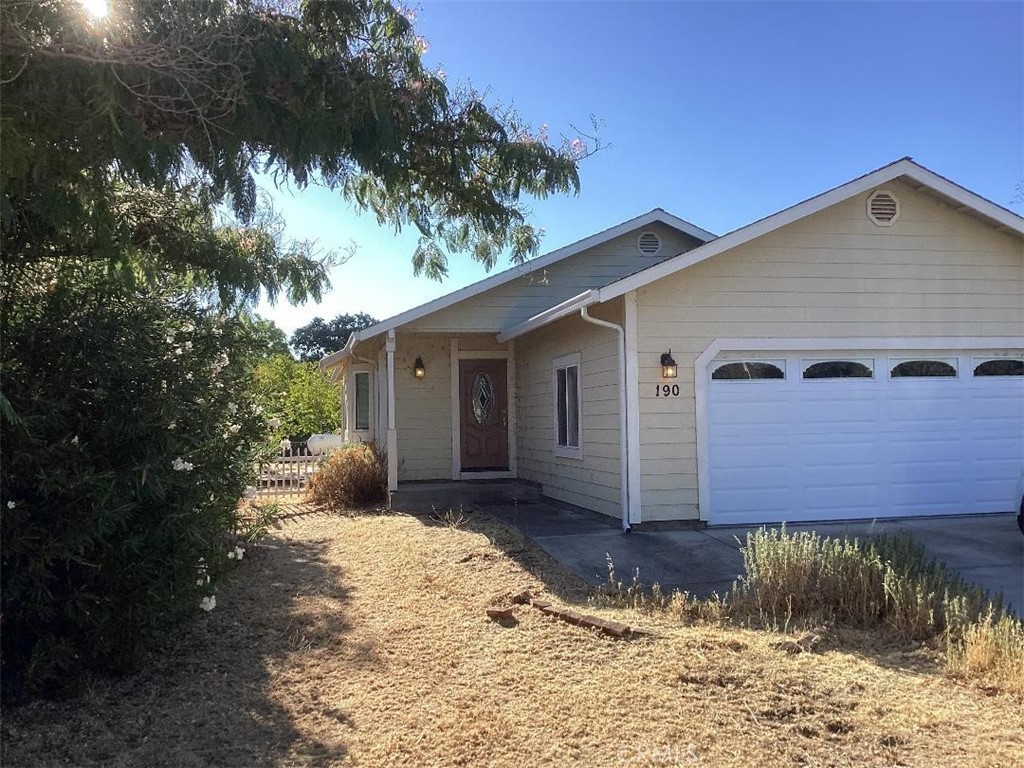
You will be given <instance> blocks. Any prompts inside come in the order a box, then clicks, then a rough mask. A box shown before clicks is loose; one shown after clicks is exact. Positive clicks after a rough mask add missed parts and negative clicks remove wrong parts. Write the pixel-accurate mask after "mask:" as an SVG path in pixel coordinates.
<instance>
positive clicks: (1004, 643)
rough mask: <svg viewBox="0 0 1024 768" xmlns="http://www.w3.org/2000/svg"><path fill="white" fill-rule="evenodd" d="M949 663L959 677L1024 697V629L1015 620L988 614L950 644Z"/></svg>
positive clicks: (1005, 616)
mask: <svg viewBox="0 0 1024 768" xmlns="http://www.w3.org/2000/svg"><path fill="white" fill-rule="evenodd" d="M946 663H947V666H948V669H949V671H950V672H951V673H952V674H953V675H955V676H957V677H968V678H976V679H980V680H984V681H986V682H989V683H991V684H992V685H993V686H994V687H996V688H1002V689H1004V690H1008V691H1013V692H1015V693H1018V694H1024V626H1022V624H1021V621H1020V620H1019V619H1015V618H1014V617H1013V616H1008V615H1003V616H999V617H998V618H996V617H995V616H994V615H993V614H991V613H989V614H987V615H986V616H985V617H984V618H983V619H981V620H979V621H975V622H973V623H970V624H968V625H967V626H966V627H964V629H963V631H962V633H961V635H960V636H959V637H958V638H955V639H951V640H950V641H949V644H948V645H947V648H946Z"/></svg>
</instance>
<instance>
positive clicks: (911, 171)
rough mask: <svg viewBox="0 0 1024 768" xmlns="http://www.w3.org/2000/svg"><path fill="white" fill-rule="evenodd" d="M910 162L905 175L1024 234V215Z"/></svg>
mask: <svg viewBox="0 0 1024 768" xmlns="http://www.w3.org/2000/svg"><path fill="white" fill-rule="evenodd" d="M908 162H909V167H908V168H907V170H905V171H904V172H903V175H904V176H907V177H908V178H911V179H913V180H914V181H916V182H918V183H919V184H924V185H925V186H926V187H930V188H931V189H932V190H934V191H935V192H938V193H939V194H940V195H944V196H946V197H948V198H949V199H951V200H954V201H956V202H958V203H960V204H961V205H963V206H966V207H968V208H972V209H974V210H975V211H976V212H977V213H980V214H981V215H982V216H985V217H987V218H989V219H992V221H994V222H996V223H997V224H1001V225H1002V226H1004V227H1006V228H1007V229H1012V230H1013V231H1014V232H1016V233H1018V234H1022V235H1024V217H1021V216H1018V215H1017V214H1016V213H1014V212H1013V211H1011V210H1010V209H1008V208H1003V206H1001V205H998V204H997V203H993V202H992V201H991V200H988V199H987V198H984V197H982V196H981V195H978V194H975V193H974V192H971V191H970V190H969V189H965V188H963V187H961V186H960V185H959V184H957V183H955V182H952V181H950V180H949V179H947V178H946V177H945V176H940V175H939V174H937V173H935V171H931V170H929V169H927V168H925V167H924V166H923V165H918V164H917V163H914V162H910V161H908Z"/></svg>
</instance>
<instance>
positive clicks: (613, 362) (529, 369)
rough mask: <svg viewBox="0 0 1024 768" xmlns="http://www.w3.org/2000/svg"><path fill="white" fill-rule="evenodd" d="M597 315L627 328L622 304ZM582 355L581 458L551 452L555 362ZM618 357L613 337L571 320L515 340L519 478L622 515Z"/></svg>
mask: <svg viewBox="0 0 1024 768" xmlns="http://www.w3.org/2000/svg"><path fill="white" fill-rule="evenodd" d="M592 314H593V315H594V316H595V317H601V318H602V319H606V320H611V321H612V322H616V323H621V322H622V304H621V301H616V302H614V305H613V306H609V307H600V308H597V309H595V310H594V311H593V312H592ZM575 353H579V355H580V365H581V371H580V384H581V392H582V400H583V403H582V411H581V415H580V422H581V424H582V427H583V435H582V443H583V459H582V460H579V459H569V458H564V457H561V456H556V455H555V454H554V450H553V447H554V400H555V396H554V392H553V376H554V372H553V371H554V369H553V367H552V362H553V361H554V360H555V359H556V358H559V357H562V356H564V355H570V354H575ZM618 375H619V374H618V352H617V346H616V337H615V333H614V331H612V330H610V329H606V328H599V327H596V326H594V325H590V324H588V323H585V322H584V321H583V320H581V319H580V318H579V317H578V316H573V317H568V318H565V319H564V320H560V321H558V322H556V323H553V324H552V325H550V326H548V327H546V328H543V329H541V330H539V331H536V332H534V333H531V334H529V335H527V336H525V337H522V338H520V339H517V340H516V387H517V396H518V402H517V408H518V410H517V424H518V432H519V435H518V457H519V458H518V467H519V477H521V478H523V479H526V480H532V481H533V482H537V483H540V484H541V486H542V487H543V492H544V494H545V495H546V496H550V497H552V498H555V499H560V500H562V501H566V502H569V503H571V504H576V505H578V506H581V507H585V508H587V509H592V510H594V511H596V512H601V513H603V514H606V515H612V516H614V517H618V516H619V515H620V514H621V508H620V506H619V488H620V485H619V407H618V397H619V391H618Z"/></svg>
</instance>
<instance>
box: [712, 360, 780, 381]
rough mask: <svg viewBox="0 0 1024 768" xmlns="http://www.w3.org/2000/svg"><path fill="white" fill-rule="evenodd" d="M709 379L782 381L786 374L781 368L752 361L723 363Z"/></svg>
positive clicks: (772, 364)
mask: <svg viewBox="0 0 1024 768" xmlns="http://www.w3.org/2000/svg"><path fill="white" fill-rule="evenodd" d="M711 378H712V379H714V380H717V381H722V380H725V381H743V380H751V379H784V378H786V374H785V373H783V371H782V368H781V367H780V366H778V365H775V364H774V363H761V362H757V361H754V360H744V361H742V362H735V363H723V364H722V365H719V366H718V367H717V368H715V370H714V371H712V373H711Z"/></svg>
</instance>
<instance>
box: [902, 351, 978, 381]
mask: <svg viewBox="0 0 1024 768" xmlns="http://www.w3.org/2000/svg"><path fill="white" fill-rule="evenodd" d="M919 360H933V361H935V362H937V363H946V364H947V365H951V366H953V370H954V371H956V373H955V374H954V375H953V376H893V375H892V369H893V368H895V367H896V366H897V365H899V364H900V363H916V362H918V361H919ZM886 368H887V369H888V378H889V381H914V380H917V379H927V380H928V381H956V380H957V379H959V378H960V358H959V357H948V356H944V355H917V356H916V357H890V358H889V359H888V361H887V362H886ZM972 370H973V369H972Z"/></svg>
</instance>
